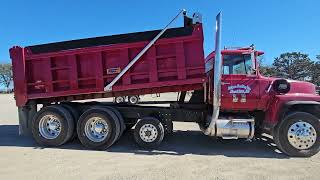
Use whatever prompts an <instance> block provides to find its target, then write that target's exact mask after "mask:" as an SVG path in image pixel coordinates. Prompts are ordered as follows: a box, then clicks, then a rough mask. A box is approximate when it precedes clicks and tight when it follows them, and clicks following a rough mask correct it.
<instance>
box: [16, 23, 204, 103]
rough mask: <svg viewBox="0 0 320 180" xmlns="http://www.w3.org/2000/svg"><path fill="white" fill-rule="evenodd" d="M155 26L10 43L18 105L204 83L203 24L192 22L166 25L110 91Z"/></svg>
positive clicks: (168, 89) (187, 87) (180, 88)
mask: <svg viewBox="0 0 320 180" xmlns="http://www.w3.org/2000/svg"><path fill="white" fill-rule="evenodd" d="M159 32H160V30H156V31H147V32H138V33H130V34H121V35H113V36H104V37H95V38H88V39H80V40H72V41H64V42H57V43H49V44H42V45H35V46H27V47H19V46H15V47H13V48H11V49H10V56H11V59H12V64H13V75H14V84H15V97H16V101H17V105H18V106H23V105H25V104H26V103H27V102H30V101H32V100H38V101H46V102H50V101H72V100H80V99H91V98H102V97H116V96H128V95H138V94H149V93H162V92H177V91H186V90H194V89H200V88H202V84H203V82H204V79H205V75H204V53H203V30H202V25H201V24H195V25H192V26H187V27H180V28H172V29H168V30H167V31H166V32H165V34H163V35H162V36H161V38H160V39H159V40H157V41H156V43H155V44H154V45H153V46H152V47H151V48H150V49H149V50H148V51H147V52H146V54H144V55H143V56H142V57H141V58H140V59H139V61H137V62H136V63H135V64H134V66H132V67H131V68H130V69H129V71H128V72H126V73H125V74H124V76H122V77H121V79H120V80H119V81H118V82H117V83H116V84H115V85H114V86H113V88H112V91H110V92H105V91H104V87H105V86H106V85H107V84H108V83H110V82H111V81H112V80H113V79H114V78H115V77H116V76H117V74H119V73H120V72H121V71H122V70H123V69H124V68H125V67H126V66H127V65H128V63H129V62H130V61H131V60H132V59H133V58H134V57H135V56H136V55H137V54H138V53H139V52H140V51H141V50H142V49H143V48H144V47H145V46H146V45H147V44H148V42H149V41H150V40H152V39H153V38H154V37H155V36H156V35H157V34H158V33H159Z"/></svg>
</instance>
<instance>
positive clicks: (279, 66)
mask: <svg viewBox="0 0 320 180" xmlns="http://www.w3.org/2000/svg"><path fill="white" fill-rule="evenodd" d="M273 66H274V68H275V71H276V76H277V77H282V78H288V79H294V80H301V81H308V80H311V79H312V70H313V62H312V61H311V59H310V58H309V56H308V55H307V54H303V53H300V52H288V53H284V54H281V55H280V56H279V57H277V58H275V60H274V62H273Z"/></svg>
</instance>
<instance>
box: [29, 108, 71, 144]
mask: <svg viewBox="0 0 320 180" xmlns="http://www.w3.org/2000/svg"><path fill="white" fill-rule="evenodd" d="M73 131H74V119H73V117H72V115H71V114H70V113H69V111H68V110H66V109H65V108H64V107H62V106H60V105H53V106H47V107H43V108H42V109H41V110H40V111H39V112H38V113H37V114H36V115H35V117H34V119H33V121H32V135H33V137H34V139H35V140H36V142H37V143H38V144H40V145H44V146H60V145H62V144H64V143H66V142H67V141H68V140H69V139H70V138H71V136H72V134H73Z"/></svg>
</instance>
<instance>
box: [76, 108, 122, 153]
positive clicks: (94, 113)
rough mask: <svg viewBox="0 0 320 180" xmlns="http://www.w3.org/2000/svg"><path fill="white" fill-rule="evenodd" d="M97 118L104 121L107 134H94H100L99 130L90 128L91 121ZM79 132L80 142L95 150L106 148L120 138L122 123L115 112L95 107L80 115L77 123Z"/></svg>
mask: <svg viewBox="0 0 320 180" xmlns="http://www.w3.org/2000/svg"><path fill="white" fill-rule="evenodd" d="M95 118H98V119H99V121H102V122H103V123H104V125H103V130H106V131H107V134H106V135H104V136H102V137H96V136H94V135H96V134H98V132H97V131H96V130H94V131H93V130H92V131H91V130H89V128H90V127H89V126H90V122H92V121H93V120H94V119H95ZM105 125H107V126H105ZM100 129H101V128H100ZM94 133H96V134H94ZM100 133H101V132H100ZM77 134H78V138H79V140H80V142H81V143H82V145H84V146H85V147H87V148H89V149H95V150H105V149H107V148H108V147H110V146H111V145H112V144H114V142H115V141H116V140H118V138H119V136H120V123H119V120H118V118H117V116H116V115H115V113H113V112H112V111H111V110H109V109H106V108H103V107H94V108H91V109H89V110H87V111H86V112H84V113H83V114H82V115H81V116H80V119H79V121H78V124H77Z"/></svg>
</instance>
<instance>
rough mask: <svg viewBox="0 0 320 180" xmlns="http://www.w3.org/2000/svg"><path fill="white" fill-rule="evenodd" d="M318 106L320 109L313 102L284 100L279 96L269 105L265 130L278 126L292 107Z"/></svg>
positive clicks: (316, 103) (319, 104)
mask: <svg viewBox="0 0 320 180" xmlns="http://www.w3.org/2000/svg"><path fill="white" fill-rule="evenodd" d="M298 104H299V105H318V106H319V107H320V102H318V101H314V100H298V101H296V100H285V99H282V98H281V96H278V97H275V99H274V101H273V103H271V104H270V106H269V107H268V109H267V111H266V115H265V121H264V123H263V124H264V127H265V129H267V130H271V129H272V128H273V127H274V126H276V125H277V124H278V122H279V121H281V119H283V116H284V115H285V113H286V112H287V111H288V110H289V109H290V107H292V106H293V105H298Z"/></svg>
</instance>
